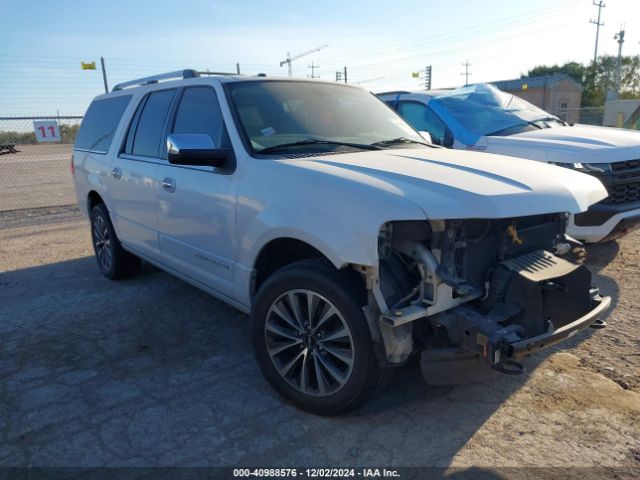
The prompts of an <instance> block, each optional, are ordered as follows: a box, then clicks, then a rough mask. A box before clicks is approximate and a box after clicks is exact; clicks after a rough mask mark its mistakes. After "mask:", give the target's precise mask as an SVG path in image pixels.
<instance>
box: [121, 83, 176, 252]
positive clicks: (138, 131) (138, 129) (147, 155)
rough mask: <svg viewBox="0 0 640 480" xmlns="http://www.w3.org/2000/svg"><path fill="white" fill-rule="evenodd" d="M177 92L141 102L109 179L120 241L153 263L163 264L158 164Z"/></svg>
mask: <svg viewBox="0 0 640 480" xmlns="http://www.w3.org/2000/svg"><path fill="white" fill-rule="evenodd" d="M176 92H177V90H176V89H175V88H173V89H166V90H157V91H153V92H151V93H149V94H148V95H147V96H145V97H144V98H143V99H142V100H141V102H140V104H139V105H138V108H137V109H136V112H135V114H134V116H133V119H132V121H131V124H130V126H129V130H128V132H127V137H126V142H125V145H124V151H123V152H122V154H121V155H119V156H118V157H117V158H116V160H115V162H114V163H113V169H112V171H111V173H110V176H109V192H110V193H111V199H112V206H113V213H112V218H114V221H115V222H116V229H117V232H118V236H119V238H120V240H121V241H122V243H123V244H124V245H125V246H127V245H130V246H131V247H133V248H135V249H137V250H139V251H140V252H141V253H143V254H145V255H147V256H149V257H151V258H152V259H154V260H161V255H160V244H159V241H158V206H157V197H156V195H157V186H156V183H157V178H158V162H159V161H160V158H159V157H160V156H161V152H162V139H163V136H164V132H165V129H166V122H167V118H168V116H169V110H170V108H171V105H172V104H173V101H174V98H175V95H176ZM114 213H115V215H114Z"/></svg>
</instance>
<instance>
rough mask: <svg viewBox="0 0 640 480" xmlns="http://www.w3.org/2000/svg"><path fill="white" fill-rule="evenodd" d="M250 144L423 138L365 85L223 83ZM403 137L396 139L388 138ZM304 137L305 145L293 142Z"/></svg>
mask: <svg viewBox="0 0 640 480" xmlns="http://www.w3.org/2000/svg"><path fill="white" fill-rule="evenodd" d="M226 88H227V89H228V92H229V97H230V99H231V104H232V106H233V108H234V109H235V113H236V118H237V120H238V123H239V128H238V130H239V131H240V132H242V133H243V134H244V135H245V138H246V139H247V141H248V143H249V144H250V146H251V149H252V150H253V151H254V152H256V153H260V152H262V151H265V152H266V151H271V150H272V149H273V148H277V147H278V146H282V145H286V144H289V145H290V144H292V143H295V144H296V145H294V147H296V148H298V149H304V150H312V151H334V150H342V149H352V148H356V149H358V148H365V149H366V148H367V147H371V148H375V147H376V145H375V144H379V143H380V142H383V143H384V146H385V148H402V147H403V146H411V147H412V148H420V147H421V146H420V144H421V143H423V142H424V139H423V138H422V137H421V136H420V135H418V134H417V132H416V131H415V130H414V129H413V128H411V126H409V125H408V124H407V123H406V122H405V121H404V120H403V119H402V118H400V117H399V116H398V115H397V114H396V113H395V112H393V111H391V110H389V109H388V108H387V107H386V106H385V104H384V103H383V102H382V101H381V100H379V99H378V98H377V97H375V96H374V95H372V94H371V93H369V92H368V91H366V90H363V89H360V88H356V87H349V86H345V85H338V84H336V85H333V84H326V83H319V82H317V83H316V82H295V81H268V80H265V81H248V82H239V83H231V84H228V85H227V86H226ZM394 139H396V140H397V139H402V141H398V142H389V141H391V140H394ZM300 142H305V144H304V146H301V145H298V144H299V143H300Z"/></svg>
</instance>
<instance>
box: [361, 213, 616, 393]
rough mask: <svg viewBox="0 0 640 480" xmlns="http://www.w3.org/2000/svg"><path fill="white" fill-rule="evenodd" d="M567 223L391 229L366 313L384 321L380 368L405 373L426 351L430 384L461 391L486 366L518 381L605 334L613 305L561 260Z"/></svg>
mask: <svg viewBox="0 0 640 480" xmlns="http://www.w3.org/2000/svg"><path fill="white" fill-rule="evenodd" d="M566 221H567V215H566V214H563V213H557V214H545V215H535V216H527V217H518V218H508V219H468V220H444V221H407V222H391V223H387V224H385V225H384V226H383V228H382V229H381V232H380V236H379V245H378V249H379V255H380V269H379V283H378V284H376V285H373V287H372V289H371V292H372V295H371V296H372V297H373V302H370V303H375V305H376V306H377V312H376V311H375V310H376V309H375V308H374V309H372V308H369V312H367V313H368V318H369V319H370V320H369V321H370V322H371V321H372V320H371V319H373V318H374V317H377V327H378V330H379V337H380V338H378V339H377V340H378V342H379V343H380V344H381V345H382V346H383V348H381V350H382V351H383V353H382V354H380V356H381V357H383V358H381V359H380V360H382V361H383V362H385V363H386V364H388V365H397V364H402V363H404V362H406V360H407V359H408V357H409V356H410V355H411V354H413V353H417V352H421V354H422V361H421V365H422V370H423V374H424V375H425V378H427V381H430V383H459V380H460V381H462V382H464V381H466V380H464V379H465V378H467V377H473V378H478V377H479V376H478V374H477V372H473V373H472V371H473V370H474V369H475V368H476V367H478V366H479V365H482V366H483V367H484V368H483V369H482V370H485V371H490V369H487V368H486V367H487V366H488V367H491V369H493V371H499V372H503V373H520V372H521V371H522V366H521V365H520V364H519V363H518V362H517V361H516V359H518V358H520V357H522V356H526V355H529V354H531V353H534V352H535V351H537V350H540V349H542V348H545V347H548V346H550V345H553V344H555V343H558V342H560V341H562V340H564V339H566V338H568V337H570V336H572V335H573V334H575V333H577V332H578V331H580V330H582V329H584V328H586V327H588V326H593V327H594V328H597V327H603V326H605V324H604V322H602V321H599V320H597V316H598V315H599V314H600V313H602V312H603V311H604V310H606V308H607V307H608V306H609V304H610V298H609V297H602V296H601V295H600V294H599V292H598V289H597V288H594V287H593V286H592V285H591V273H590V272H589V270H588V269H587V268H586V267H584V266H582V265H577V264H574V263H572V262H569V261H567V260H565V259H563V258H561V257H560V255H562V254H564V253H566V252H568V251H569V250H570V249H571V245H570V241H571V239H568V238H567V237H566V236H565V233H564V232H565V228H566ZM443 367H450V368H448V369H447V368H443ZM456 370H458V371H459V372H458V373H459V375H458V376H456V375H455V374H453V375H452V371H456ZM445 371H446V373H443V372H445ZM443 375H444V376H443ZM430 377H431V378H430Z"/></svg>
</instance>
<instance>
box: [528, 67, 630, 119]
mask: <svg viewBox="0 0 640 480" xmlns="http://www.w3.org/2000/svg"><path fill="white" fill-rule="evenodd" d="M616 64H617V57H615V56H613V55H602V56H600V57H598V61H597V63H596V64H595V65H594V64H593V63H589V64H588V65H587V64H582V63H578V62H567V63H565V64H564V65H538V66H536V67H534V68H532V69H531V70H529V71H528V72H527V73H526V74H522V75H521V77H535V76H542V75H554V74H560V73H563V74H567V75H569V76H570V77H571V78H573V79H574V80H576V81H577V82H579V83H581V84H582V85H583V86H584V91H583V92H582V102H581V106H582V107H599V106H602V105H604V102H605V100H606V98H607V92H608V91H613V90H615V72H616ZM620 98H640V55H635V56H626V57H622V69H621V75H620Z"/></svg>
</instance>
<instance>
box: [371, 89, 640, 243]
mask: <svg viewBox="0 0 640 480" xmlns="http://www.w3.org/2000/svg"><path fill="white" fill-rule="evenodd" d="M379 97H380V98H381V99H382V100H383V101H384V102H385V103H386V104H387V105H389V106H390V107H391V108H393V109H394V110H396V111H397V112H398V113H399V114H400V115H401V116H402V117H404V119H405V120H407V121H408V122H409V123H410V124H411V125H412V126H413V127H414V128H415V129H416V130H419V131H423V132H428V133H429V134H430V136H431V138H432V141H433V142H434V143H436V144H438V145H442V146H445V147H447V148H454V149H462V150H473V151H479V152H490V153H499V154H502V155H509V156H512V157H520V158H526V159H531V160H538V161H542V162H547V163H552V164H555V165H560V166H563V167H566V168H569V169H572V170H576V171H579V172H584V173H587V174H589V175H592V176H594V177H596V178H598V179H599V180H600V181H602V183H603V184H604V186H605V187H606V188H607V191H608V193H609V195H608V196H607V198H605V199H604V200H602V201H601V202H599V203H597V204H596V205H593V206H592V207H590V208H589V210H588V211H586V212H583V213H580V214H577V215H574V216H572V217H571V219H570V220H569V226H568V233H569V234H570V235H571V236H573V237H574V238H577V239H579V240H582V241H585V242H599V241H606V240H613V239H615V238H618V237H621V236H622V235H625V234H626V233H628V232H630V231H632V230H634V229H636V228H638V227H640V132H636V131H632V130H623V129H615V128H607V127H597V126H590V125H569V124H568V123H566V122H564V121H562V120H561V119H559V118H558V117H556V116H554V115H551V114H549V113H547V112H545V111H544V110H541V109H540V108H538V107H536V106H534V105H532V104H531V103H529V102H527V101H525V100H523V99H521V98H519V97H517V96H514V95H511V94H510V93H506V92H502V91H500V90H498V89H497V88H496V87H494V86H493V85H489V84H477V85H470V86H466V87H462V88H458V89H454V90H430V91H419V92H388V93H382V94H379Z"/></svg>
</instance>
